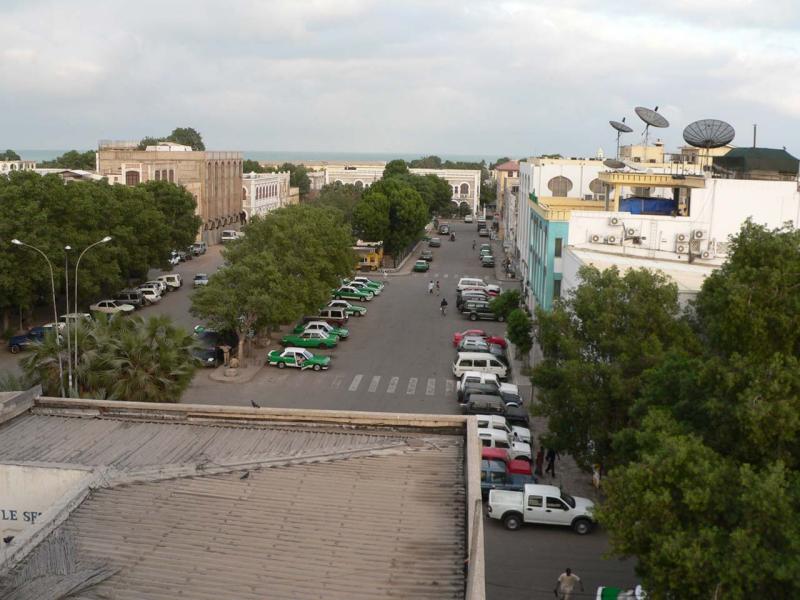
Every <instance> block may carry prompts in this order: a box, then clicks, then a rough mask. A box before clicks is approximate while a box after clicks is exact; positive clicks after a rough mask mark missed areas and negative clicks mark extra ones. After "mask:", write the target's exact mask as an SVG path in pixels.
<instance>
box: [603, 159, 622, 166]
mask: <svg viewBox="0 0 800 600" xmlns="http://www.w3.org/2000/svg"><path fill="white" fill-rule="evenodd" d="M603 164H604V165H605V166H607V167H608V168H609V169H624V168H625V163H624V162H622V161H621V160H615V159H613V158H607V159H605V160H604V161H603Z"/></svg>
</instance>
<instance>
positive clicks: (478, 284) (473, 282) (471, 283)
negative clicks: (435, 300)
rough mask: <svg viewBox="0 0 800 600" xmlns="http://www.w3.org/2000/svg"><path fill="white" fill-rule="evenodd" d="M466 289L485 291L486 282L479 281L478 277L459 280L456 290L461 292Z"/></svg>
mask: <svg viewBox="0 0 800 600" xmlns="http://www.w3.org/2000/svg"><path fill="white" fill-rule="evenodd" d="M464 288H480V289H484V290H485V289H486V282H485V281H484V280H483V279H478V278H477V277H462V278H461V279H459V280H458V285H457V286H456V290H457V291H459V292H460V291H461V290H463V289H464Z"/></svg>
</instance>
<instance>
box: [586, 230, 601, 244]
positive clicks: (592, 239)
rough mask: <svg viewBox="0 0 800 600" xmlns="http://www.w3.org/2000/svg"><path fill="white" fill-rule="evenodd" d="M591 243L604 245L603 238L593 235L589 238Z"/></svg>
mask: <svg viewBox="0 0 800 600" xmlns="http://www.w3.org/2000/svg"><path fill="white" fill-rule="evenodd" d="M589 241H590V242H592V243H593V244H601V243H603V236H602V235H598V234H596V233H593V234H592V235H590V236H589Z"/></svg>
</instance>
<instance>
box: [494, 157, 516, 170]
mask: <svg viewBox="0 0 800 600" xmlns="http://www.w3.org/2000/svg"><path fill="white" fill-rule="evenodd" d="M510 160H511V159H510V158H509V157H508V156H504V157H503V158H498V159H497V160H496V161H494V162H493V163H492V164H490V165H489V170H490V171H491V170H494V168H495V167H496V166H497V165H502V164H503V163H507V162H508V161H510Z"/></svg>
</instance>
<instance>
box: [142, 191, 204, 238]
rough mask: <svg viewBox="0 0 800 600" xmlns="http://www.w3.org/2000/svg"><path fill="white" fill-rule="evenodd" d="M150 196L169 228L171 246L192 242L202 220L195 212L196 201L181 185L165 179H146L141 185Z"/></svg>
mask: <svg viewBox="0 0 800 600" xmlns="http://www.w3.org/2000/svg"><path fill="white" fill-rule="evenodd" d="M141 187H142V188H143V189H144V191H145V192H147V194H148V195H149V196H150V198H152V201H153V204H154V206H155V208H156V209H158V211H159V212H160V213H161V215H163V218H164V220H165V222H166V224H167V226H168V228H169V240H168V243H169V244H170V245H171V247H172V248H186V247H187V246H188V245H189V244H191V243H192V242H194V240H195V238H196V236H197V231H198V229H199V228H200V226H201V225H202V224H203V220H202V219H201V218H200V217H199V216H197V214H195V211H196V210H197V202H196V201H195V199H194V196H192V194H191V193H190V192H189V191H188V190H186V189H185V188H184V187H183V186H180V185H176V184H174V183H170V182H167V181H148V182H147V183H144V184H142V185H141Z"/></svg>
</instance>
